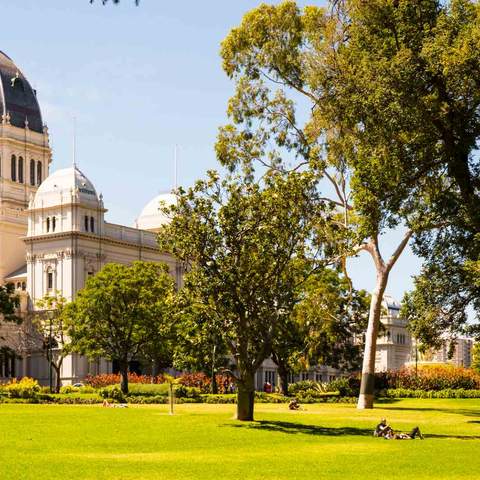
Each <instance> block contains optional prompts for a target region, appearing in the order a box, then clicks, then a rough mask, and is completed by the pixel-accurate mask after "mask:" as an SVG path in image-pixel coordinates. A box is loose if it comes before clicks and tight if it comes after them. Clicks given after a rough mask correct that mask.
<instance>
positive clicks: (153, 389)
mask: <svg viewBox="0 0 480 480" xmlns="http://www.w3.org/2000/svg"><path fill="white" fill-rule="evenodd" d="M128 395H129V396H131V397H135V396H143V397H153V396H159V395H165V396H168V384H167V383H160V384H156V383H150V384H145V383H134V384H132V385H129V387H128Z"/></svg>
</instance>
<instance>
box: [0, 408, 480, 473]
mask: <svg viewBox="0 0 480 480" xmlns="http://www.w3.org/2000/svg"><path fill="white" fill-rule="evenodd" d="M167 408H168V407H167V406H164V405H161V406H133V407H130V408H129V409H105V408H102V407H100V406H62V405H0V478H1V479H2V480H10V479H12V480H13V479H15V480H29V479H48V480H56V479H67V478H79V479H82V480H83V479H89V480H90V479H92V480H93V479H95V480H103V479H105V480H107V479H108V480H113V479H115V480H118V479H125V480H126V479H135V480H141V479H149V480H150V479H162V480H170V479H182V480H187V479H213V478H219V479H223V478H226V479H229V478H239V479H240V480H247V479H260V478H269V479H288V480H293V479H357V478H361V479H377V478H395V479H402V480H405V479H414V478H415V479H424V478H434V479H447V478H448V479H452V478H453V479H472V478H480V402H479V401H478V400H402V401H398V402H395V403H390V404H383V405H380V406H379V407H378V408H377V409H375V410H373V411H357V410H356V409H355V407H354V406H351V405H308V406H307V407H306V410H305V411H301V412H289V411H287V410H286V406H285V405H265V404H264V405H258V406H257V410H256V417H257V422H254V423H247V424H241V423H239V422H236V421H234V420H232V414H233V411H234V407H233V406H232V405H205V404H203V405H179V406H177V408H176V411H177V414H176V415H175V416H173V417H172V416H169V415H167V413H166V412H167ZM381 416H386V417H387V419H388V421H389V423H390V424H391V425H392V426H394V428H398V429H402V430H409V429H410V428H411V427H412V426H414V425H417V424H418V425H420V427H421V428H422V430H423V431H424V432H425V433H426V434H427V439H426V440H424V441H423V442H422V441H420V440H418V441H386V440H382V439H375V438H373V437H372V436H371V430H372V428H373V427H374V425H375V424H376V423H377V422H378V419H379V418H380V417H381ZM464 437H467V438H464ZM475 437H476V438H475Z"/></svg>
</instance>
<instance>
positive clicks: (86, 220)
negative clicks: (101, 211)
mask: <svg viewBox="0 0 480 480" xmlns="http://www.w3.org/2000/svg"><path fill="white" fill-rule="evenodd" d="M84 220H85V231H86V232H88V216H87V215H85V218H84Z"/></svg>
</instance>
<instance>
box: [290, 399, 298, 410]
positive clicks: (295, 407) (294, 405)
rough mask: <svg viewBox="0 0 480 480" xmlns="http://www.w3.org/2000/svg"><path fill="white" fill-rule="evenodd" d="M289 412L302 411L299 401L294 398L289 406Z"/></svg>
mask: <svg viewBox="0 0 480 480" xmlns="http://www.w3.org/2000/svg"><path fill="white" fill-rule="evenodd" d="M288 408H289V410H299V409H300V404H299V403H298V400H297V399H296V398H294V399H293V400H291V401H290V403H289V404H288Z"/></svg>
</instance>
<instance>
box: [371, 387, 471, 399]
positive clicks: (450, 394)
mask: <svg viewBox="0 0 480 480" xmlns="http://www.w3.org/2000/svg"><path fill="white" fill-rule="evenodd" d="M381 396H383V397H387V398H480V390H467V389H464V388H447V389H444V390H412V389H408V388H389V389H387V390H384V391H383V392H381Z"/></svg>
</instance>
